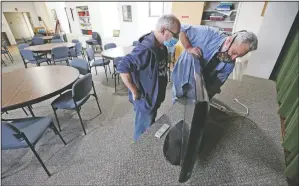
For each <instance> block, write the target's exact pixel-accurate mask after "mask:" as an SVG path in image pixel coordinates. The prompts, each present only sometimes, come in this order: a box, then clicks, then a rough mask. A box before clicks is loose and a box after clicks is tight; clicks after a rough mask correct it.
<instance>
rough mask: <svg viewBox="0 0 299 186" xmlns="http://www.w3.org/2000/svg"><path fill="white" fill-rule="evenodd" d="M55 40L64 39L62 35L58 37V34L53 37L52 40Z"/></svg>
mask: <svg viewBox="0 0 299 186" xmlns="http://www.w3.org/2000/svg"><path fill="white" fill-rule="evenodd" d="M53 39H62V38H61V36H60V35H57V34H56V35H53V37H52V40H53Z"/></svg>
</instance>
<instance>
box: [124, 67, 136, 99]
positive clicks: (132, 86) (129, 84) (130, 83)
mask: <svg viewBox="0 0 299 186" xmlns="http://www.w3.org/2000/svg"><path fill="white" fill-rule="evenodd" d="M120 77H121V79H122V80H123V82H124V84H125V85H126V86H127V87H128V89H129V90H130V91H131V92H132V94H133V99H134V100H136V99H139V98H140V92H139V90H138V88H137V86H136V85H135V83H133V81H132V77H131V74H130V73H120Z"/></svg>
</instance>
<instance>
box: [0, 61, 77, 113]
mask: <svg viewBox="0 0 299 186" xmlns="http://www.w3.org/2000/svg"><path fill="white" fill-rule="evenodd" d="M78 77H79V71H78V70H77V69H75V68H73V67H69V66H43V67H32V68H25V69H19V70H14V71H12V72H8V73H3V74H2V105H1V108H2V112H5V111H8V110H13V109H17V108H21V107H26V106H27V107H28V109H29V111H30V112H31V115H33V116H34V114H33V112H32V110H31V108H30V105H32V104H35V103H38V102H41V101H44V100H46V99H49V98H51V97H53V96H56V95H57V94H60V93H62V92H64V91H65V90H67V89H69V88H71V86H72V84H73V83H74V82H75V81H76V80H77V79H78Z"/></svg>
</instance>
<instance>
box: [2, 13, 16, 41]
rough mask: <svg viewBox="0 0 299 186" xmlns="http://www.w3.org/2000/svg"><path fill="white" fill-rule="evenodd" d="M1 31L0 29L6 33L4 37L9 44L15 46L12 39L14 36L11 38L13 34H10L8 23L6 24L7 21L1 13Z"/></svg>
mask: <svg viewBox="0 0 299 186" xmlns="http://www.w3.org/2000/svg"><path fill="white" fill-rule="evenodd" d="M1 29H2V32H5V33H6V36H7V38H8V40H9V42H10V44H11V45H16V44H17V43H16V40H15V38H14V36H13V34H12V32H11V30H10V28H9V26H8V23H7V21H6V19H5V17H4V14H3V12H2V22H1Z"/></svg>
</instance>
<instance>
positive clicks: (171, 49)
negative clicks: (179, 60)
mask: <svg viewBox="0 0 299 186" xmlns="http://www.w3.org/2000/svg"><path fill="white" fill-rule="evenodd" d="M167 50H168V81H169V82H170V73H171V71H170V64H171V63H172V66H174V62H175V46H173V47H167Z"/></svg>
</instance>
